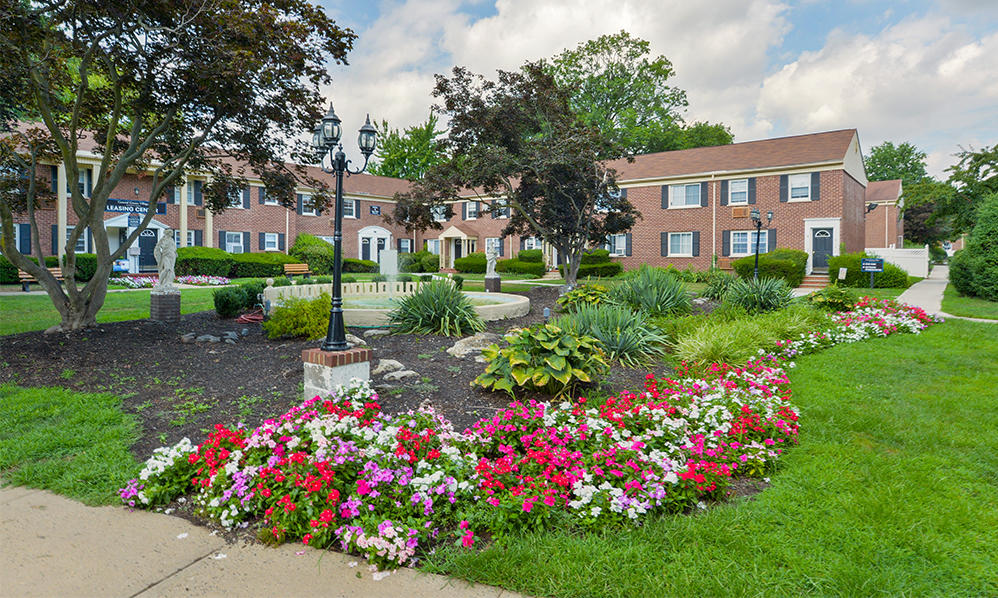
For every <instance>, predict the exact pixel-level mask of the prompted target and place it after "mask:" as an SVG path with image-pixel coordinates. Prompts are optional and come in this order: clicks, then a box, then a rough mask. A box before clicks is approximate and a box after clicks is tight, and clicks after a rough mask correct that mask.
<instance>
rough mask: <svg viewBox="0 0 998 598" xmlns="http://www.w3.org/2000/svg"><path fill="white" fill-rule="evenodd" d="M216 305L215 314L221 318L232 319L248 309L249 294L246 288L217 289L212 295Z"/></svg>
mask: <svg viewBox="0 0 998 598" xmlns="http://www.w3.org/2000/svg"><path fill="white" fill-rule="evenodd" d="M212 299H213V300H214V303H215V313H217V314H218V317H220V318H232V317H235V316H237V315H239V313H240V312H242V311H243V309H245V308H246V303H247V301H248V299H247V293H246V287H243V286H229V287H222V288H220V289H215V291H214V292H213V293H212Z"/></svg>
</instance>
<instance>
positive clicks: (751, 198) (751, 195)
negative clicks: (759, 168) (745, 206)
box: [748, 177, 755, 205]
mask: <svg viewBox="0 0 998 598" xmlns="http://www.w3.org/2000/svg"><path fill="white" fill-rule="evenodd" d="M748 202H749V204H750V205H755V177H752V178H750V179H749V180H748Z"/></svg>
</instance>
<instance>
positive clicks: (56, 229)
mask: <svg viewBox="0 0 998 598" xmlns="http://www.w3.org/2000/svg"><path fill="white" fill-rule="evenodd" d="M58 235H59V227H58V226H57V225H55V224H53V225H52V255H59V238H58Z"/></svg>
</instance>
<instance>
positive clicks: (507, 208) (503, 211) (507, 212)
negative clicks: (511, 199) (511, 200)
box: [502, 205, 510, 218]
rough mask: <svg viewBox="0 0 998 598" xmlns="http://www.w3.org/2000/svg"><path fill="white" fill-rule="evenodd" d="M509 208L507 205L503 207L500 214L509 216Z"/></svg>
mask: <svg viewBox="0 0 998 598" xmlns="http://www.w3.org/2000/svg"><path fill="white" fill-rule="evenodd" d="M509 210H510V207H509V206H508V205H507V206H506V207H505V208H503V209H502V215H503V216H505V217H507V218H509V214H510V212H509Z"/></svg>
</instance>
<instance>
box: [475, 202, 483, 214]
mask: <svg viewBox="0 0 998 598" xmlns="http://www.w3.org/2000/svg"><path fill="white" fill-rule="evenodd" d="M481 216H482V202H480V201H476V202H475V218H481Z"/></svg>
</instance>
